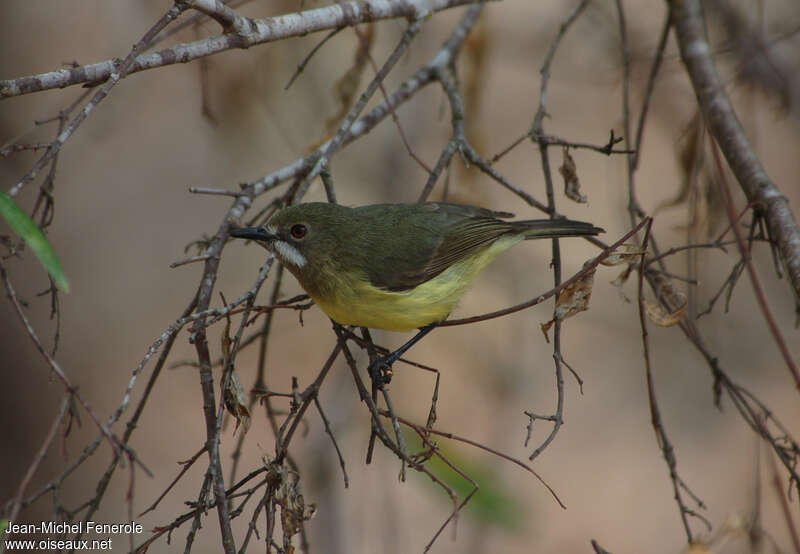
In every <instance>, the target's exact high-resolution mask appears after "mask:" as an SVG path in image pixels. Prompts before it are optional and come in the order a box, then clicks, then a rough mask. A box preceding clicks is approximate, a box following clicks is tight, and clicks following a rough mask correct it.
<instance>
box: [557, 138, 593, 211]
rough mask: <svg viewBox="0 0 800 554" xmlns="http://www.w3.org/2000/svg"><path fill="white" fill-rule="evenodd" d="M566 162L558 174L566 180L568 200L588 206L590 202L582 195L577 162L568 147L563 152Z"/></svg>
mask: <svg viewBox="0 0 800 554" xmlns="http://www.w3.org/2000/svg"><path fill="white" fill-rule="evenodd" d="M563 155H564V161H563V162H562V164H561V167H559V168H558V172H559V173H560V174H561V176H562V177H563V178H564V194H565V195H566V197H567V198H569V199H570V200H572V201H573V202H577V203H578V204H586V202H588V201H589V199H588V198H586V195H584V194H581V182H580V181H579V180H578V166H577V165H575V160H574V159H572V156H571V155H570V153H569V148H567V147H566V146H565V147H564V150H563Z"/></svg>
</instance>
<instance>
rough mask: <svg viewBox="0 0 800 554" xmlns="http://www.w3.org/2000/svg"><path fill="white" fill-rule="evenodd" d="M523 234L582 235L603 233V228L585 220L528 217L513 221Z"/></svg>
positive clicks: (538, 236) (542, 236) (541, 236)
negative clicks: (528, 218)
mask: <svg viewBox="0 0 800 554" xmlns="http://www.w3.org/2000/svg"><path fill="white" fill-rule="evenodd" d="M513 224H514V225H515V226H517V225H518V226H519V228H520V230H521V231H522V232H523V234H524V235H525V239H526V240H527V239H546V238H558V237H583V236H590V235H597V234H599V233H605V230H604V229H601V228H600V227H595V226H594V225H592V224H591V223H587V222H585V221H573V220H571V219H530V220H527V221H514V222H513Z"/></svg>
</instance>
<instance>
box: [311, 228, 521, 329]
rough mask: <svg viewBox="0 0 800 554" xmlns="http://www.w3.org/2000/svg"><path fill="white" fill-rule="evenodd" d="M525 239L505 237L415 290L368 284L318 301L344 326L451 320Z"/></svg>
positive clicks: (339, 289) (405, 326)
mask: <svg viewBox="0 0 800 554" xmlns="http://www.w3.org/2000/svg"><path fill="white" fill-rule="evenodd" d="M521 240H523V237H521V236H511V237H505V238H502V239H500V240H498V241H496V242H495V243H494V244H492V245H491V246H490V247H489V248H487V249H486V250H483V251H482V252H479V253H477V254H476V255H474V256H472V257H471V258H469V259H467V260H464V261H461V262H459V263H457V264H453V265H452V266H450V267H449V268H447V269H446V270H445V271H443V272H442V273H440V274H439V275H437V276H436V277H434V278H433V279H431V280H429V281H426V282H424V283H422V284H421V285H419V286H417V287H416V288H414V289H411V290H408V291H402V292H392V291H387V290H383V289H379V288H376V287H373V286H372V285H371V284H369V283H368V282H362V283H356V284H355V285H353V286H346V285H345V284H344V283H342V284H341V286H337V287H335V289H336V294H335V295H332V296H331V297H329V298H317V297H313V295H312V297H313V298H314V302H315V303H316V304H317V305H318V306H319V307H320V308H321V309H322V311H323V312H325V313H326V314H327V315H328V316H329V317H330V318H331V319H333V320H334V321H336V322H337V323H340V324H342V325H358V326H360V327H371V328H373V329H387V330H389V331H410V330H412V329H418V328H420V327H424V326H426V325H429V324H431V323H438V322H441V321H444V320H445V319H447V316H449V315H450V312H451V311H453V308H455V306H456V304H457V303H458V301H459V299H460V298H461V296H462V295H463V294H464V292H465V291H466V290H467V287H469V285H470V284H471V283H472V281H473V279H474V278H475V276H476V275H477V274H478V273H479V272H480V271H481V270H482V269H483V268H484V267H486V265H487V264H488V263H489V262H491V261H492V260H493V259H494V257H495V256H497V255H498V254H500V253H501V252H504V251H506V250H508V249H509V248H511V247H512V246H514V245H515V244H517V243H518V242H520V241H521Z"/></svg>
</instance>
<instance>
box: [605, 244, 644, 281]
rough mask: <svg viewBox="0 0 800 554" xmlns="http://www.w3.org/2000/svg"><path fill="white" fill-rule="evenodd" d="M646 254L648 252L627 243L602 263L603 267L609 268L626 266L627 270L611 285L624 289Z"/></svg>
mask: <svg viewBox="0 0 800 554" xmlns="http://www.w3.org/2000/svg"><path fill="white" fill-rule="evenodd" d="M644 252H646V251H645V250H642V249H641V248H640V247H639V246H638V245H636V244H631V243H625V244H623V245H622V248H621V249H618V250H615V251H614V252H612V253H611V255H610V256H608V257H607V258H606V259H605V260H603V261H601V262H600V263H601V264H602V265H607V266H614V265H621V264H626V267H625V269H623V270H622V273H620V274H619V275H617V278H616V279H614V280H613V281H611V284H612V285H614V286H615V287H622V285H624V284H625V283H626V282H627V281H628V277H630V276H631V273H633V270H634V269H636V267H637V265H638V264H639V261H640V260H641V259H642V254H644Z"/></svg>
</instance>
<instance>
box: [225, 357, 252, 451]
mask: <svg viewBox="0 0 800 554" xmlns="http://www.w3.org/2000/svg"><path fill="white" fill-rule="evenodd" d="M222 379H223V383H221V384H224V379H225V376H224V375H223V376H222ZM222 398H223V400H224V401H225V409H226V410H228V413H230V414H231V415H232V416H233V417H234V418H236V427H235V428H234V430H233V432H234V433H236V430H237V429H239V425H241V426H242V433H244V434H245V435H246V434H247V431H249V430H250V410H249V409H248V407H247V399H246V398H245V395H244V389H243V388H242V383H241V382H240V381H239V377H238V376H237V375H236V372H235V371H232V372H231V377H230V379H228V386H227V387H226V388H225V390H224V391H222Z"/></svg>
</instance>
